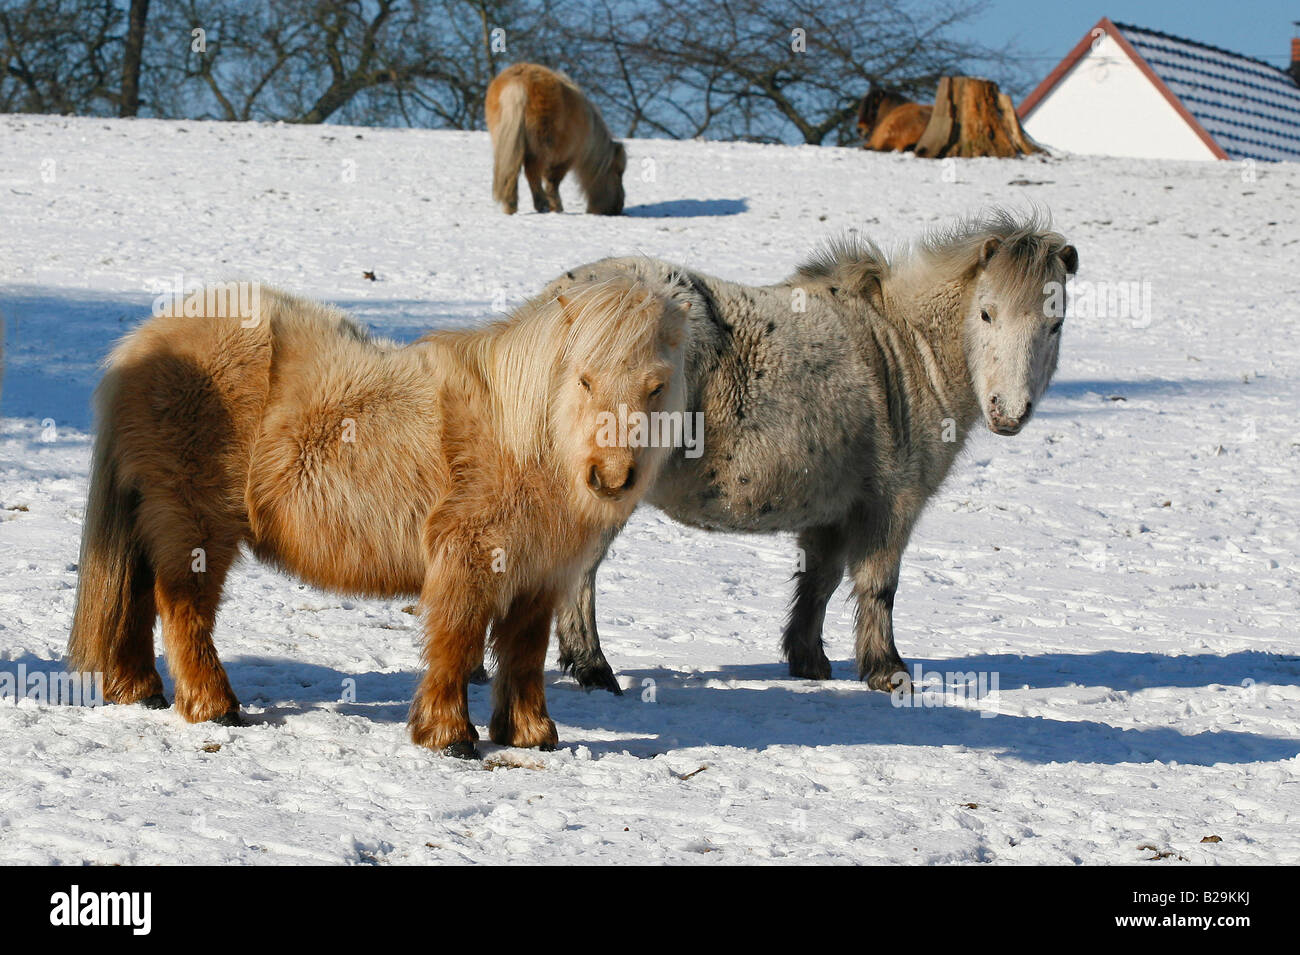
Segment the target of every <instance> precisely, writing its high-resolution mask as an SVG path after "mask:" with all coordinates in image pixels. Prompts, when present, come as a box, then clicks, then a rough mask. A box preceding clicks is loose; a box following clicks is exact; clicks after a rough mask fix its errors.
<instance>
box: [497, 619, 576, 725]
mask: <svg viewBox="0 0 1300 955" xmlns="http://www.w3.org/2000/svg"><path fill="white" fill-rule="evenodd" d="M554 607H555V599H554V597H553V596H552V595H550V594H548V593H532V594H526V595H524V596H522V597H519V598H517V599H516V600H515V601H514V603H513V604H511V606H510V610H509V611H508V612H507V613H506V615H505V616H504V617H503V618H501V619H500V620H499V621H497V623H496V624H494V625H493V627H492V653H493V655H494V656H495V657H496V659H497V663H498V666H497V675H496V680H495V681H494V683H493V685H492V722H491V725H490V726H489V736H490V737H491V739H492V742H494V743H500V744H501V745H502V746H522V747H530V746H536V747H538V748H539V749H544V750H551V749H555V747H556V745H557V744H558V743H559V741H560V737H559V734H557V733H556V731H555V722H554V721H553V720H552V719H551V717H550V715H549V714H548V713H547V712H546V684H545V680H544V666H545V663H546V644H547V641H548V640H549V639H550V635H551V615H552V613H553V611H554Z"/></svg>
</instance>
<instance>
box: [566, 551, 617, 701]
mask: <svg viewBox="0 0 1300 955" xmlns="http://www.w3.org/2000/svg"><path fill="white" fill-rule="evenodd" d="M620 530H622V528H621V527H616V528H613V529H612V530H610V531H609V532H608V533H607V534H606V535H605V539H604V541H602V546H601V548H600V553H599V554H597V555H596V557H595V558H594V559H593V560H592V562H591V565H590V566H588V567H587V569H586V571H584V572H583V575H582V578H581V580H579V582H578V586H577V588H576V589H575V590H574V591H573V592H572V593H570V594H568V595H566V596H565V598H564V600H563V601H561V603H560V605H559V610H558V612H557V613H556V616H555V636H556V639H557V641H558V642H559V644H560V669H562V670H566V671H568V672H569V673H572V674H573V678H574V679H575V680H577V681H578V685H579V686H580V687H582V688H583V689H584V690H593V689H598V690H609V692H611V693H613V694H614V695H615V696H622V695H623V688H622V687H621V686H619V685H618V680H617V679H616V678H615V676H614V670H613V669H612V668H611V667H610V665H609V661H608V660H606V659H605V654H604V652H603V651H602V650H601V649H600V634H599V632H597V630H596V572H597V571H598V570H599V569H600V565H601V562H602V561H604V559H605V555H606V554H607V553H608V552H609V545H610V543H611V542H612V541H613V540H614V538H615V537H617V536H618V532H619V531H620Z"/></svg>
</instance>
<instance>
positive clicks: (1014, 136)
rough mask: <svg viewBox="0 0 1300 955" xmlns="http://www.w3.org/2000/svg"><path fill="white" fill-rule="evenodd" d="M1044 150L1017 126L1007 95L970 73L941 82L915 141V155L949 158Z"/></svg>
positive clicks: (1009, 154)
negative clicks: (926, 119)
mask: <svg viewBox="0 0 1300 955" xmlns="http://www.w3.org/2000/svg"><path fill="white" fill-rule="evenodd" d="M1037 152H1042V150H1041V149H1040V148H1039V147H1038V146H1036V145H1034V143H1033V142H1032V141H1030V139H1029V137H1027V136H1026V135H1025V131H1024V130H1023V129H1022V128H1021V126H1020V119H1019V118H1018V117H1017V116H1016V108H1015V106H1014V105H1013V104H1012V102H1011V97H1009V96H1007V94H1006V93H1003V92H1000V91H999V90H998V84H996V83H994V82H993V81H991V80H982V79H979V78H977V77H974V76H945V77H943V78H942V79H941V80H939V92H938V94H937V95H936V96H935V98H934V113H933V114H931V116H930V122H929V124H928V125H927V126H926V127H925V132H924V133H922V134H921V138H920V140H919V141H918V142H917V144H916V154H917V155H918V156H925V157H927V158H931V159H942V158H944V157H947V156H961V157H969V156H998V157H1002V158H1007V157H1010V156H1025V155H1028V154H1030V153H1037Z"/></svg>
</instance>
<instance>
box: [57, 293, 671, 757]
mask: <svg viewBox="0 0 1300 955" xmlns="http://www.w3.org/2000/svg"><path fill="white" fill-rule="evenodd" d="M216 289H217V291H218V293H220V290H221V287H220V286H218V287H216ZM213 292H214V289H213V288H211V287H210V288H208V289H206V290H205V291H203V292H199V293H196V294H195V295H194V296H192V297H190V298H189V299H186V300H185V302H184V303H178V304H177V305H176V306H175V307H172V308H168V309H166V310H165V312H166V314H163V315H160V316H158V317H155V318H153V319H151V320H150V321H148V322H146V323H145V324H144V325H142V326H141V327H140V328H139V329H137V330H136V331H134V332H132V333H131V334H130V335H128V336H127V337H126V338H125V339H123V340H122V342H121V343H119V344H118V346H117V348H116V349H115V350H114V351H113V353H112V355H111V356H110V357H109V359H108V363H107V364H108V369H107V372H106V374H105V376H104V380H103V382H102V383H101V385H100V386H99V389H98V391H97V393H96V405H97V414H98V418H99V433H98V436H97V438H96V441H95V451H94V460H93V464H92V471H91V481H90V499H89V502H88V504H87V508H86V521H85V528H84V533H83V537H82V546H81V565H80V578H79V581H78V587H77V604H76V611H75V615H74V621H73V625H72V635H71V640H70V642H69V646H68V656H69V661H70V668H71V669H75V670H81V671H95V672H99V673H101V674H102V676H103V680H104V688H105V696H106V698H107V699H109V700H111V701H114V702H118V703H144V704H146V705H148V706H151V707H164V706H166V705H167V701H166V699H165V698H164V697H163V695H162V689H163V686H162V681H161V679H160V678H159V675H158V671H157V669H156V668H155V666H154V644H153V626H154V618H155V616H158V617H160V618H161V620H162V638H163V644H164V647H165V649H166V655H167V665H168V668H169V669H170V670H171V673H172V676H173V678H174V680H175V686H176V699H175V703H176V709H177V711H178V712H179V713H180V714H181V715H182V716H183V717H184V718H185V719H187V720H189V721H191V722H200V721H203V720H217V721H219V722H225V723H227V724H238V723H239V722H240V718H239V702H238V700H237V699H236V698H235V695H234V693H233V692H232V690H231V688H230V683H229V681H228V680H227V678H226V672H225V670H224V668H223V667H222V665H221V662H220V660H219V659H218V657H217V651H216V649H215V648H214V646H213V642H212V632H213V625H214V624H215V622H216V615H217V607H218V604H219V603H220V600H221V593H222V587H223V584H224V582H225V579H226V573H227V571H228V570H229V568H230V566H231V564H232V563H233V562H234V560H235V559H236V558H237V556H238V553H239V550H240V547H241V545H246V546H247V547H248V548H250V549H251V550H252V552H253V553H254V554H255V555H256V556H257V557H259V558H261V559H262V560H265V561H268V562H270V563H272V564H274V565H276V566H278V567H280V568H283V569H284V570H286V571H289V572H291V573H294V574H296V575H297V576H298V577H299V578H301V579H302V580H304V581H307V582H308V583H311V584H314V585H315V586H318V587H323V588H327V589H330V590H336V591H343V592H348V593H356V594H366V595H371V596H380V597H393V596H398V595H416V594H418V595H419V597H420V602H421V606H422V610H423V615H424V627H425V634H426V638H427V644H426V648H425V659H426V662H427V663H428V670H427V672H426V673H425V676H424V679H423V681H422V682H421V684H420V687H419V690H418V692H417V693H416V697H415V701H414V703H413V704H412V706H411V712H410V730H411V737H412V739H413V740H414V741H415V742H416V743H418V744H420V745H422V746H428V747H430V748H433V749H443V750H446V751H448V752H450V753H451V754H453V755H457V756H473V755H476V754H477V753H476V750H475V747H474V741H475V740H476V739H478V734H477V732H476V731H475V728H474V726H473V724H472V723H471V722H470V719H469V712H468V708H467V680H468V678H469V676H470V674H471V672H472V671H473V670H474V669H475V667H476V666H477V665H478V663H479V661H480V660H481V659H482V656H483V651H484V641H485V636H486V633H487V631H488V629H489V627H490V628H491V649H492V651H493V653H494V655H495V657H496V659H497V662H498V674H497V677H496V683H495V686H494V688H493V691H494V692H493V713H492V720H491V724H490V736H491V738H492V740H493V741H494V742H497V743H501V744H503V745H512V746H539V747H542V748H552V747H554V746H555V745H556V742H557V737H556V732H555V724H554V723H553V722H552V721H551V719H550V717H549V716H548V715H547V712H546V698H545V692H544V685H543V662H544V659H545V656H546V647H547V640H548V635H549V629H550V623H551V612H552V607H553V606H554V604H555V602H556V600H557V598H558V597H561V596H563V595H564V594H565V593H566V592H567V591H568V590H569V589H570V588H571V587H572V586H573V583H574V581H575V580H576V579H577V577H578V576H579V575H580V574H581V573H582V571H583V569H584V567H585V566H586V565H587V564H588V563H590V562H591V561H592V560H593V559H594V558H595V556H596V555H597V554H598V553H599V550H600V547H601V540H600V539H601V536H602V535H603V534H605V533H607V532H609V531H610V530H611V529H612V528H616V527H618V526H619V525H621V524H622V523H623V522H624V521H626V520H627V518H628V516H629V515H630V513H631V511H632V509H633V508H634V507H635V505H636V503H637V501H638V500H639V499H640V497H641V495H642V493H643V492H644V491H645V489H646V488H647V487H648V486H649V485H650V483H651V481H652V479H653V478H654V475H655V473H656V472H657V470H658V468H659V466H660V463H661V461H662V459H663V457H664V456H665V455H666V453H667V449H665V448H651V447H633V446H617V445H616V444H615V443H613V442H610V441H608V440H602V439H601V436H602V435H607V434H609V433H610V432H608V430H602V429H603V428H606V427H607V425H606V422H607V421H608V420H609V419H608V417H607V416H608V415H609V414H613V413H614V412H615V410H616V409H617V410H618V411H619V412H620V413H622V412H624V411H625V410H626V411H628V412H629V413H635V412H638V411H639V412H643V413H648V412H653V411H661V412H664V411H666V412H672V411H677V412H679V413H680V410H681V408H682V406H683V403H684V400H685V398H684V395H685V391H684V387H685V386H684V384H683V380H684V377H685V376H684V375H683V373H682V367H681V361H682V359H681V355H682V341H683V336H684V334H685V332H684V327H685V323H684V311H685V310H684V309H683V307H682V306H680V305H676V304H673V303H672V302H671V301H670V300H669V298H668V295H669V294H670V293H669V289H668V288H667V286H664V285H663V284H662V283H647V282H645V281H642V280H635V279H629V278H623V279H614V280H607V281H602V282H597V283H585V284H583V285H581V286H580V287H579V288H577V289H575V290H573V291H572V292H569V291H566V292H565V293H564V295H563V296H558V297H556V298H554V299H551V300H550V301H548V302H545V303H538V304H536V305H532V306H525V307H524V308H522V309H520V310H519V311H518V312H516V313H515V314H514V315H513V316H512V317H510V318H509V319H508V320H506V321H502V322H498V323H496V324H493V325H489V326H487V327H484V328H481V329H474V330H468V331H465V330H461V331H445V332H436V333H433V334H430V335H427V336H426V337H425V338H423V339H421V340H420V341H418V342H416V343H414V344H411V345H408V346H406V347H399V346H397V345H395V344H393V343H390V342H386V341H382V340H378V339H373V338H371V337H369V336H368V335H367V334H366V333H365V332H363V331H362V330H361V329H360V328H358V327H357V326H356V325H354V324H353V323H352V322H351V321H349V320H348V319H347V318H346V317H345V316H344V315H343V314H342V313H341V312H338V311H336V310H334V309H332V308H328V307H326V306H322V305H318V304H315V303H312V302H307V301H304V300H301V299H297V298H293V297H290V296H288V295H285V294H283V293H281V292H276V291H272V290H269V289H267V290H261V289H257V288H256V287H254V294H253V295H251V296H246V297H245V300H247V299H251V300H252V303H253V305H252V307H251V308H250V309H246V310H244V311H239V310H238V309H237V308H231V307H226V306H225V305H224V304H223V301H225V299H223V297H222V296H221V295H220V294H217V295H215V296H214V294H213ZM227 298H228V299H229V298H233V294H232V295H231V296H229V297H227ZM156 311H157V309H156ZM625 433H626V432H625ZM625 444H629V445H630V444H632V442H630V441H629V442H625Z"/></svg>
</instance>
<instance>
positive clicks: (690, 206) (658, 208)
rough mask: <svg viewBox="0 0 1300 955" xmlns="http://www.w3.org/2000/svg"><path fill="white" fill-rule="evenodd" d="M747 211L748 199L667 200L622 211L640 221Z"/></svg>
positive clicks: (737, 213)
mask: <svg viewBox="0 0 1300 955" xmlns="http://www.w3.org/2000/svg"><path fill="white" fill-rule="evenodd" d="M748 211H749V200H748V199H669V200H667V201H665V202H647V203H644V204H642V205H639V206H632V207H630V208H628V209H624V210H623V214H624V215H627V216H633V217H634V218H640V219H677V218H681V219H689V218H693V217H696V216H738V215H740V214H741V213H744V212H748Z"/></svg>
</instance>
